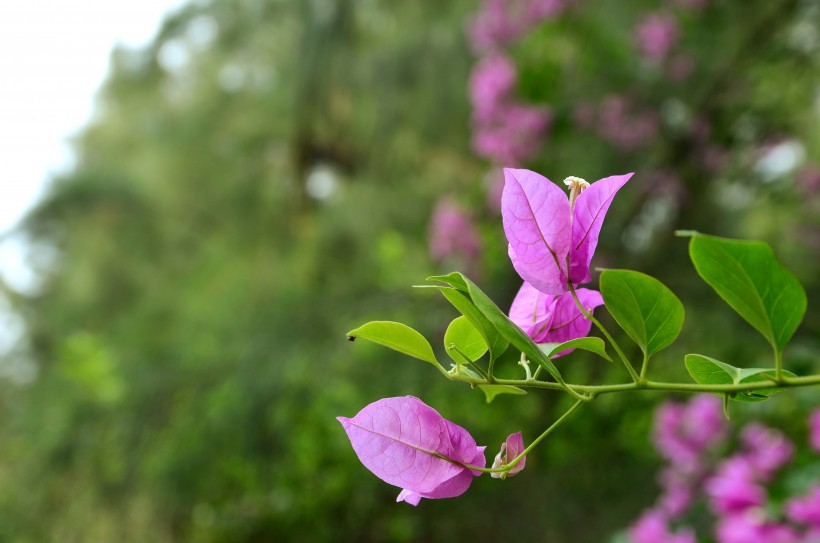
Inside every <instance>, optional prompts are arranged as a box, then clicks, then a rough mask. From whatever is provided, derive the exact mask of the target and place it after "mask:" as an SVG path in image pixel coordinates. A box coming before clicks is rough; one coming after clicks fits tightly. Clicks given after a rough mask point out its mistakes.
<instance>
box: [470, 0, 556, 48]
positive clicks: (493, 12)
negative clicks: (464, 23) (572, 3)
mask: <svg viewBox="0 0 820 543" xmlns="http://www.w3.org/2000/svg"><path fill="white" fill-rule="evenodd" d="M567 4H568V2H567V1H566V0H485V1H484V3H483V4H482V6H481V8H480V10H479V12H478V14H477V15H476V16H475V19H473V21H472V23H471V24H470V26H469V29H468V31H467V34H468V36H469V39H470V45H471V46H472V48H473V50H474V51H475V52H476V53H485V52H487V51H493V50H497V49H500V48H502V47H504V46H505V45H507V44H509V43H510V42H512V41H515V40H516V39H518V38H520V37H521V36H523V35H524V34H526V33H527V32H529V31H530V30H531V29H532V28H533V27H534V26H536V25H538V24H539V23H541V22H542V21H544V20H546V19H549V18H552V17H555V16H557V15H560V14H561V13H562V12H563V11H564V9H566V7H567Z"/></svg>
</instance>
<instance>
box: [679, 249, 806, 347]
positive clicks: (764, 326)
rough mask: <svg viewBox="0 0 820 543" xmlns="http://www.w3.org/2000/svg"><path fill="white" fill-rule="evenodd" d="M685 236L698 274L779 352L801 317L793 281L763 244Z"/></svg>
mask: <svg viewBox="0 0 820 543" xmlns="http://www.w3.org/2000/svg"><path fill="white" fill-rule="evenodd" d="M690 234H691V235H692V239H691V241H690V242H689V256H690V257H691V258H692V262H693V263H694V265H695V269H696V270H697V272H698V274H699V275H700V276H701V277H702V278H703V280H704V281H706V282H707V283H708V284H709V285H710V286H711V287H712V288H713V289H715V291H716V292H717V293H718V295H720V297H721V298H723V299H724V300H725V301H726V303H728V304H729V305H730V306H731V307H732V309H734V310H735V311H736V312H737V313H738V314H739V315H740V316H741V317H743V318H744V319H746V321H747V322H748V323H749V324H751V325H752V326H753V327H754V328H755V329H757V331H758V332H760V333H761V334H763V336H764V337H765V338H766V339H767V340H768V341H769V343H771V345H772V346H773V347H774V348H775V349H776V350H777V351H782V350H783V348H784V347H785V346H786V344H787V343H788V342H789V340H790V339H791V337H792V335H793V334H794V331H795V330H796V329H797V327H798V326H799V325H800V322H801V321H802V320H803V315H804V313H805V312H806V292H805V291H804V290H803V286H802V285H801V284H800V282H799V281H798V280H797V278H796V277H795V276H794V275H793V274H792V273H791V272H790V271H789V270H788V269H787V268H785V267H784V266H783V265H782V264H781V263H780V262H779V261H778V260H777V258H776V257H775V256H774V253H773V252H772V249H771V247H769V246H768V245H767V244H766V243H763V242H760V241H740V240H732V239H725V238H718V237H714V236H706V235H703V234H698V233H690Z"/></svg>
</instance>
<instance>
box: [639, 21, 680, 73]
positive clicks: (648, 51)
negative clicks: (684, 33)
mask: <svg viewBox="0 0 820 543" xmlns="http://www.w3.org/2000/svg"><path fill="white" fill-rule="evenodd" d="M635 34H636V39H637V44H638V49H639V50H640V52H641V53H642V54H643V55H644V57H645V58H646V59H648V60H650V61H652V62H660V61H662V60H663V59H665V58H666V57H667V56H668V55H669V53H670V52H671V51H672V48H673V47H674V46H675V43H677V41H678V36H679V34H680V32H679V30H678V22H677V19H675V17H674V16H673V15H671V14H669V13H664V12H654V13H648V14H646V15H645V16H644V17H643V19H641V21H640V22H639V23H638V26H637V27H636V29H635Z"/></svg>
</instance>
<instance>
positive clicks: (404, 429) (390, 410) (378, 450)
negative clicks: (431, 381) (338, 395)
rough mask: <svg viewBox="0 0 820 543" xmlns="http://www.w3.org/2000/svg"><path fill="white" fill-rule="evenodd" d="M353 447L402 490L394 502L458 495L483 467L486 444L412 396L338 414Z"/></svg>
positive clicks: (370, 466) (367, 464)
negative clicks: (349, 415)
mask: <svg viewBox="0 0 820 543" xmlns="http://www.w3.org/2000/svg"><path fill="white" fill-rule="evenodd" d="M337 419H338V420H339V422H340V423H342V427H343V428H344V430H345V432H347V437H348V438H349V439H350V444H351V445H353V450H354V451H355V452H356V455H357V456H358V457H359V460H360V461H361V462H362V464H364V466H365V467H366V468H367V469H369V470H370V471H372V472H373V474H375V475H376V477H378V478H379V479H381V480H382V481H384V482H386V483H389V484H391V485H394V486H398V487H400V488H402V492H401V493H400V494H399V496H398V498H397V501H406V502H407V503H410V504H412V505H416V504H418V502H419V500H420V499H421V498H452V497H454V496H458V495H460V494H463V493H464V492H465V491H466V490H467V488H468V487H469V486H470V483H471V482H472V479H473V477H474V476H478V475H480V474H481V473H480V472H477V471H472V470H469V469H467V468H466V467H464V466H463V465H462V464H470V465H473V466H477V467H484V465H485V462H486V461H485V459H484V449H485V447H478V446H476V442H475V440H474V439H473V437H472V436H471V435H470V434H469V432H467V430H465V429H464V428H462V427H461V426H458V425H456V424H453V423H452V422H450V421H448V420H446V419H445V418H444V417H442V416H441V415H439V414H438V412H437V411H436V410H435V409H433V408H432V407H430V406H428V405H425V404H424V402H422V401H421V400H419V399H418V398H415V397H413V396H402V397H396V398H383V399H381V400H378V401H376V402H373V403H371V404H370V405H368V406H366V407H365V408H364V409H362V410H361V411H359V412H358V413H357V414H356V416H355V417H353V418H352V419H348V418H345V417H337Z"/></svg>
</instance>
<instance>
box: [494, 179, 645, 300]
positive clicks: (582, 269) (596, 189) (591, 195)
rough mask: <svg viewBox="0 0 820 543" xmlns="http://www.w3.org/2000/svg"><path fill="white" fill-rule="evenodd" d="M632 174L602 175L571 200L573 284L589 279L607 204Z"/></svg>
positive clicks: (571, 270) (571, 275)
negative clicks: (603, 176)
mask: <svg viewBox="0 0 820 543" xmlns="http://www.w3.org/2000/svg"><path fill="white" fill-rule="evenodd" d="M633 175H634V174H632V173H628V174H626V175H613V176H611V177H605V178H603V179H601V180H599V181H596V182H595V183H592V184H591V185H590V186H589V188H587V189H586V190H584V191H583V192H581V194H579V195H578V198H577V199H576V200H575V206H574V207H573V210H572V215H573V217H572V248H571V249H570V263H569V277H570V279H571V280H572V283H573V284H576V285H577V284H581V283H588V282H589V281H590V280H591V276H590V274H589V263H590V262H591V261H592V255H593V254H594V253H595V248H596V247H597V246H598V236H599V235H600V233H601V225H602V224H603V223H604V217H605V216H606V212H607V210H608V209H609V204H611V203H612V198H614V197H615V194H616V193H617V192H618V191H619V190H620V189H621V187H623V186H624V185H625V184H626V182H627V181H629V178H630V177H632V176H633ZM508 238H509V235H508ZM519 273H520V272H519Z"/></svg>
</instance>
